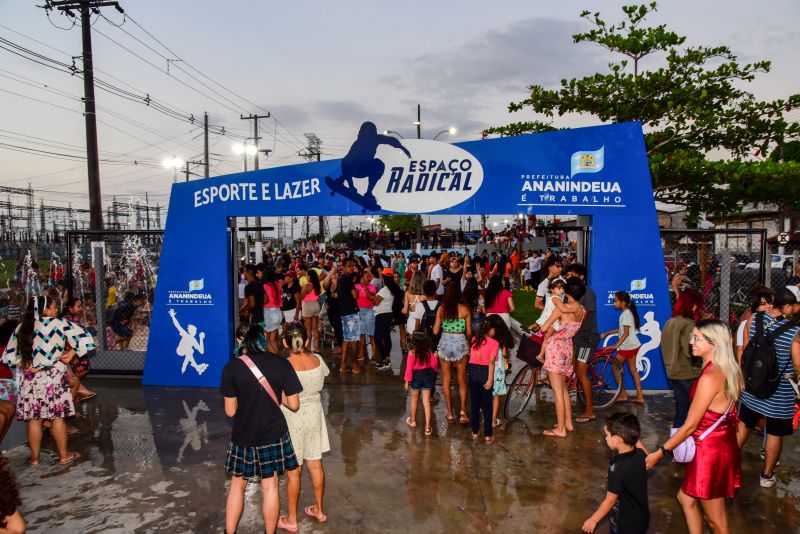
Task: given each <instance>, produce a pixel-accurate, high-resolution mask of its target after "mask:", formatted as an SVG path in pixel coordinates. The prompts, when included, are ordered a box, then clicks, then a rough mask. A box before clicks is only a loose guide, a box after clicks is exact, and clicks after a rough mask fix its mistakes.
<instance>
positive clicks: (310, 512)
mask: <svg viewBox="0 0 800 534" xmlns="http://www.w3.org/2000/svg"><path fill="white" fill-rule="evenodd" d="M304 510H305V512H306V515H307V516H308V517H313V518H314V519H316V520H317V521H319V522H320V523H324V522H325V521H327V520H328V516H327V515H325V514H320V513H319V511H318V510H317V507H316V505H314V504H312V505H311V506H306V507H305V508H304Z"/></svg>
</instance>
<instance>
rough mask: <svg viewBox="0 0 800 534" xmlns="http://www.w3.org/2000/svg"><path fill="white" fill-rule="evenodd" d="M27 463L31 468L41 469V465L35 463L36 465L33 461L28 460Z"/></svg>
mask: <svg viewBox="0 0 800 534" xmlns="http://www.w3.org/2000/svg"><path fill="white" fill-rule="evenodd" d="M25 463H26V464H28V466H29V467H39V465H40V464H39V462H35V463H34V462H32V461H31V460H28V461H26V462H25Z"/></svg>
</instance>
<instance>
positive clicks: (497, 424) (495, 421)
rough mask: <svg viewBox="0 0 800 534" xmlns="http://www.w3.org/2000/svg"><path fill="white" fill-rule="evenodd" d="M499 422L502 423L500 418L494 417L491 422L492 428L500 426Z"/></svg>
mask: <svg viewBox="0 0 800 534" xmlns="http://www.w3.org/2000/svg"><path fill="white" fill-rule="evenodd" d="M501 424H502V423H501V422H500V419H495V420H494V423H492V428H497V427H498V426H500V425H501Z"/></svg>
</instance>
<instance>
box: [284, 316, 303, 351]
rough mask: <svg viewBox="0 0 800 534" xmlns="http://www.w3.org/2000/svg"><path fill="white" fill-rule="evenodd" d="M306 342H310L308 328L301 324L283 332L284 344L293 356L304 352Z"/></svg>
mask: <svg viewBox="0 0 800 534" xmlns="http://www.w3.org/2000/svg"><path fill="white" fill-rule="evenodd" d="M306 341H308V334H307V333H306V328H305V326H303V325H301V324H299V323H294V324H291V325H289V326H288V327H287V328H286V329H284V331H283V343H284V344H285V345H286V346H287V347H288V348H289V352H290V353H291V354H300V353H301V352H304V349H305V347H306Z"/></svg>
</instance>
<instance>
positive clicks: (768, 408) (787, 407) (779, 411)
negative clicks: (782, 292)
mask: <svg viewBox="0 0 800 534" xmlns="http://www.w3.org/2000/svg"><path fill="white" fill-rule="evenodd" d="M757 320H758V316H757V315H754V316H753V321H752V323H751V324H750V339H753V338H755V336H756V321H757ZM762 321H763V322H764V334H767V333H771V332H773V331H775V330H776V329H777V328H779V327H780V326H781V325H782V324H784V323H785V322H786V321H788V319H785V318H780V319H779V320H775V318H773V317H770V316H769V315H768V314H766V313H765V314H764V315H763V316H762ZM798 331H800V327H798V326H793V327H791V328H789V330H787V331H786V332H784V333H783V334H781V335H780V336H778V338H777V339H776V340H775V355H776V356H777V358H778V371H779V372H780V371H783V373H782V375H785V374H787V373H792V372H794V368H793V365H792V363H791V362H792V341H793V340H794V338H795V336H796V335H797V333H798ZM784 368H785V369H786V370H785V371H784ZM741 401H742V404H744V405H745V406H747V407H748V408H750V409H751V410H753V411H754V412H757V413H760V414H761V415H764V416H766V417H773V418H775V419H791V418H793V417H794V390H793V389H792V385H791V384H790V383H789V381H788V380H786V378H784V376H781V381H780V383H779V384H778V389H777V390H775V393H773V394H772V396H771V397H768V398H766V399H759V398H758V397H755V396H753V395H751V394H750V393H748V392H746V391H742V395H741Z"/></svg>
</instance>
